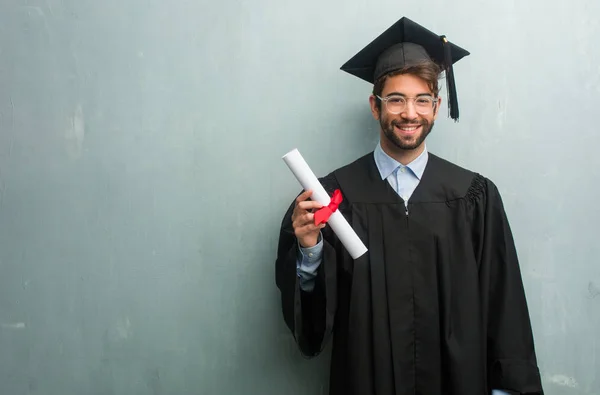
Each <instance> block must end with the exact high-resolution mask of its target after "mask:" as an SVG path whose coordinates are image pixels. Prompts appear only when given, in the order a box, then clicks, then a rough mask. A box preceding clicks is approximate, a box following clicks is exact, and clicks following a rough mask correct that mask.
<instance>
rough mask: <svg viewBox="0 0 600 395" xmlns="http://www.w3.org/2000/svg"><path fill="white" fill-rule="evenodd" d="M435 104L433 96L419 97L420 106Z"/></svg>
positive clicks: (418, 103)
mask: <svg viewBox="0 0 600 395" xmlns="http://www.w3.org/2000/svg"><path fill="white" fill-rule="evenodd" d="M432 104H433V99H432V98H431V97H419V98H418V99H417V105H418V106H420V107H429V106H431V105H432Z"/></svg>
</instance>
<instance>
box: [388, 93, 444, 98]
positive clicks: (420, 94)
mask: <svg viewBox="0 0 600 395" xmlns="http://www.w3.org/2000/svg"><path fill="white" fill-rule="evenodd" d="M394 95H398V96H403V97H406V95H405V94H404V93H401V92H390V93H388V94H387V95H386V96H394ZM415 96H416V97H419V96H430V97H433V94H431V93H417V94H416V95H415Z"/></svg>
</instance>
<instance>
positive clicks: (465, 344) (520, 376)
mask: <svg viewBox="0 0 600 395" xmlns="http://www.w3.org/2000/svg"><path fill="white" fill-rule="evenodd" d="M320 181H321V183H322V184H323V186H324V188H325V189H326V190H327V192H328V193H329V194H330V195H331V194H332V193H333V191H334V190H335V189H336V188H340V189H341V191H342V193H343V196H344V202H343V203H342V205H341V206H340V211H341V213H342V214H343V215H344V216H345V217H346V219H347V220H348V221H349V223H350V224H351V225H352V227H353V229H354V230H355V231H356V232H357V234H358V235H359V237H360V238H361V239H362V240H363V242H364V243H365V245H366V246H367V248H368V249H369V251H368V252H367V253H366V254H365V255H363V256H362V257H360V258H359V259H357V260H353V259H352V258H351V257H350V255H349V254H348V252H347V251H346V250H345V248H344V247H343V245H342V244H341V242H340V241H339V240H338V239H337V237H336V236H335V234H334V233H333V231H332V230H331V229H330V228H329V227H326V228H325V229H323V239H324V246H323V261H322V263H321V266H320V267H319V270H318V276H317V279H316V285H315V289H314V291H313V292H311V293H306V292H303V291H301V290H300V288H299V281H298V276H297V274H296V257H297V254H298V247H297V241H296V239H295V237H294V233H293V229H292V223H291V213H292V210H293V204H292V205H291V206H290V208H289V210H288V212H287V213H286V215H285V216H284V219H283V222H282V227H281V232H280V239H279V246H278V256H277V260H276V283H277V286H278V288H279V290H280V291H281V303H282V310H283V316H284V319H285V322H286V324H287V326H288V327H289V328H290V330H291V332H292V333H293V335H294V338H295V339H296V342H297V344H298V346H299V349H300V350H301V351H302V353H303V354H304V355H305V356H308V357H314V356H317V355H319V353H321V351H322V350H323V348H324V346H325V344H326V342H327V341H329V340H330V339H332V341H333V348H332V356H331V374H330V394H331V395H354V394H356V395H371V394H373V395H375V394H376V395H409V394H410V395H415V394H422V395H438V394H439V395H441V394H444V395H489V394H490V393H491V390H492V389H494V388H495V389H505V390H511V391H514V393H516V394H543V390H542V384H541V380H540V374H539V370H538V367H537V361H536V355H535V350H534V340H533V335H532V328H531V325H530V318H529V313H528V308H527V303H526V299H525V293H524V289H523V284H522V280H521V274H520V269H519V263H518V260H517V254H516V251H515V246H514V243H513V239H512V235H511V230H510V227H509V223H508V221H507V218H506V215H505V211H504V208H503V204H502V200H501V198H500V195H499V193H498V190H497V188H496V186H495V185H494V184H493V183H492V182H491V181H490V180H489V179H487V178H484V177H483V176H481V175H478V174H476V173H473V172H470V171H468V170H465V169H462V168H460V167H458V166H456V165H454V164H452V163H450V162H448V161H445V160H443V159H441V158H439V157H437V156H435V155H433V154H430V155H429V161H428V164H427V166H426V169H425V172H424V174H423V177H422V180H421V181H420V183H419V185H418V187H417V188H416V190H415V191H414V193H413V195H412V197H411V199H410V201H409V205H408V213H407V211H406V209H405V205H404V202H403V201H402V199H401V198H400V197H399V196H398V195H397V194H396V192H395V191H394V190H393V189H392V187H391V186H390V185H389V183H388V182H387V180H382V179H381V177H380V175H379V172H378V170H377V167H376V164H375V161H374V157H373V153H370V154H368V155H365V156H364V157H362V158H360V159H358V160H357V161H355V162H353V163H351V164H349V165H347V166H345V167H342V168H341V169H338V170H336V171H334V172H332V173H331V174H329V175H328V176H326V177H323V178H321V179H320Z"/></svg>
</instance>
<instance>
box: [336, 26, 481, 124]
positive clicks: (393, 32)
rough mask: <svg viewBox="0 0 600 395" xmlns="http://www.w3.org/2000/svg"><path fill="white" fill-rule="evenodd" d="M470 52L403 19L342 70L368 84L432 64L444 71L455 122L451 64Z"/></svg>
mask: <svg viewBox="0 0 600 395" xmlns="http://www.w3.org/2000/svg"><path fill="white" fill-rule="evenodd" d="M468 55H469V52H468V51H466V50H464V49H462V48H460V47H458V46H457V45H455V44H453V43H451V42H450V41H448V39H447V38H446V36H443V35H442V36H440V35H437V34H435V33H433V32H431V31H430V30H428V29H426V28H424V27H423V26H421V25H419V24H418V23H415V22H413V21H411V20H410V19H408V18H406V17H403V18H401V19H400V20H399V21H398V22H396V23H394V24H393V25H392V26H391V27H389V28H388V29H387V30H386V31H385V32H383V33H382V34H381V35H380V36H379V37H377V38H376V39H375V40H373V41H372V42H371V43H370V44H369V45H367V46H366V47H365V48H363V49H362V50H361V51H360V52H359V53H357V54H356V55H354V56H353V57H352V58H351V59H350V60H348V61H347V62H346V63H345V64H344V65H343V66H342V67H341V69H342V70H343V71H346V72H348V73H350V74H352V75H354V76H356V77H359V78H361V79H363V80H365V81H367V82H370V83H375V81H377V80H378V79H379V78H380V77H382V76H383V75H385V74H387V73H389V72H392V71H395V70H399V69H401V68H403V67H406V66H411V65H416V64H418V63H421V62H423V61H428V60H429V61H433V62H435V63H437V64H438V65H439V66H440V67H441V68H442V69H443V70H444V71H445V72H446V81H447V89H448V108H449V111H450V116H451V117H452V119H454V120H457V119H458V98H457V95H456V83H455V81H454V71H453V68H452V65H453V64H454V63H456V62H458V61H459V60H460V59H462V58H464V57H465V56H468Z"/></svg>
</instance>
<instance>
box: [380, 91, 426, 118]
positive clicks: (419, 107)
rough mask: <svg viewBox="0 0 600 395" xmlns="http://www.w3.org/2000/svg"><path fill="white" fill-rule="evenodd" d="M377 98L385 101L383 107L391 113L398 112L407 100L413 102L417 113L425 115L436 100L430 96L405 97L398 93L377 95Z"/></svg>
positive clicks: (403, 107) (403, 108) (402, 108)
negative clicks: (385, 95) (383, 95)
mask: <svg viewBox="0 0 600 395" xmlns="http://www.w3.org/2000/svg"><path fill="white" fill-rule="evenodd" d="M377 98H379V100H381V101H383V102H384V103H385V108H386V109H387V110H388V111H389V112H390V113H392V114H400V113H401V112H403V111H404V110H405V109H406V105H407V103H408V101H409V100H413V101H414V102H415V111H416V112H417V114H421V115H427V114H429V113H430V112H431V111H433V108H434V107H435V104H436V103H437V101H436V100H435V99H434V98H433V97H432V96H418V97H405V96H400V95H391V96H388V97H380V96H377Z"/></svg>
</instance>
